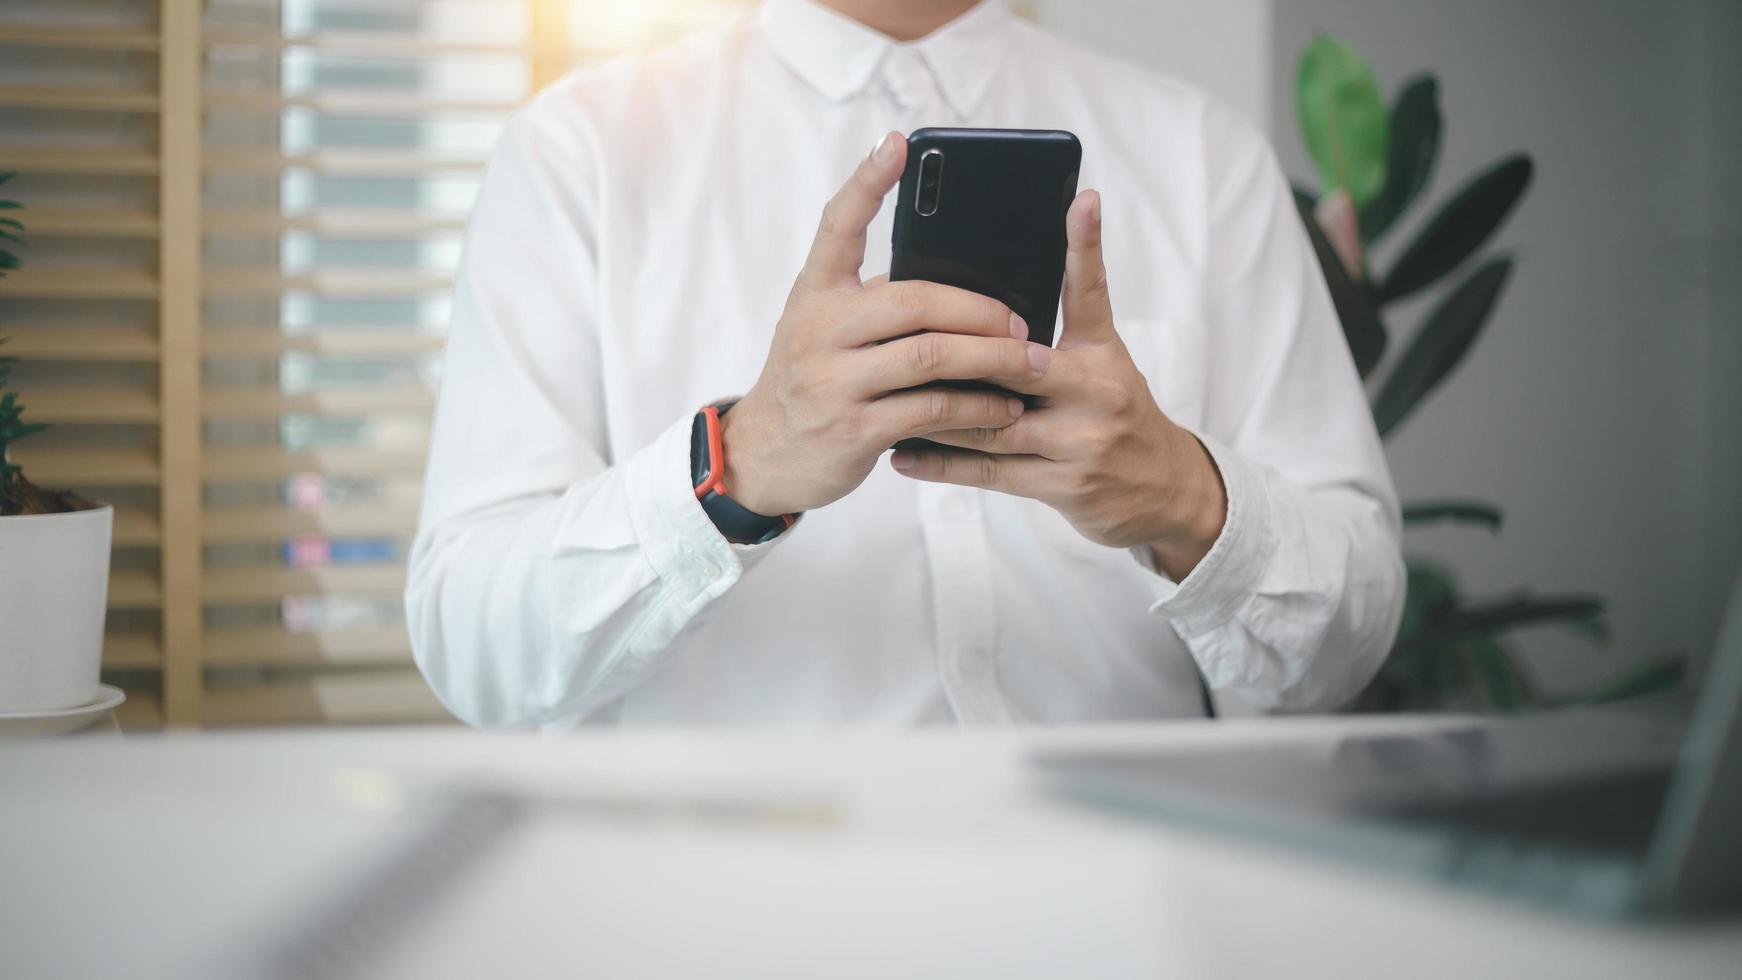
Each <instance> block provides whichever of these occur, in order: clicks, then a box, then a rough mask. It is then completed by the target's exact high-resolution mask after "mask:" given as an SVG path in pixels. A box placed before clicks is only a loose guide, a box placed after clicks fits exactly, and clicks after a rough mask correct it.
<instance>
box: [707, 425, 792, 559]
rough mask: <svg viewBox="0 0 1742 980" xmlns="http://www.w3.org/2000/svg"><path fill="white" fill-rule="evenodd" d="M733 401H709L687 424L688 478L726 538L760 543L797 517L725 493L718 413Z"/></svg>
mask: <svg viewBox="0 0 1742 980" xmlns="http://www.w3.org/2000/svg"><path fill="white" fill-rule="evenodd" d="M733 404H734V403H733V402H725V403H723V404H719V405H709V406H708V407H707V408H704V409H702V410H701V411H699V412H697V413H696V420H695V422H694V423H693V424H692V425H691V426H690V481H691V482H692V483H693V484H694V485H695V488H696V499H697V500H698V501H700V502H701V504H702V510H703V511H705V512H706V513H707V515H708V519H709V520H711V521H713V522H714V527H716V528H718V529H719V531H720V533H721V534H723V535H725V537H726V540H728V541H732V542H734V543H736V544H762V543H763V542H765V541H773V540H774V539H775V538H777V537H779V536H780V535H781V532H783V531H785V530H786V529H787V528H789V527H791V526H792V524H793V521H795V520H797V519H798V517H797V515H794V514H783V515H781V516H779V517H768V516H766V515H764V514H758V513H756V512H755V511H753V510H751V509H749V508H748V507H745V506H744V505H743V504H740V503H739V502H738V501H736V500H733V499H732V498H731V497H729V496H727V495H726V485H725V479H726V447H725V441H724V440H723V439H722V438H721V437H720V416H722V415H725V414H726V413H727V412H728V411H730V410H731V408H732V405H733Z"/></svg>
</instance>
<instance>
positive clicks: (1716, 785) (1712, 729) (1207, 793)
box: [1034, 581, 1742, 918]
mask: <svg viewBox="0 0 1742 980" xmlns="http://www.w3.org/2000/svg"><path fill="white" fill-rule="evenodd" d="M1034 762H1035V765H1036V767H1037V769H1038V771H1039V773H1040V774H1041V778H1042V780H1043V783H1044V785H1045V786H1046V787H1047V788H1048V789H1049V790H1051V791H1053V792H1056V793H1059V794H1061V795H1064V796H1066V797H1068V798H1071V799H1073V800H1078V801H1085V802H1089V803H1092V804H1095V805H1100V806H1110V807H1115V808H1118V809H1121V810H1124V811H1127V812H1132V813H1138V814H1142V815H1146V816H1149V817H1154V818H1159V819H1163V820H1168V821H1171V822H1174V823H1176V824H1181V825H1186V826H1191V827H1201V828H1204V829H1207V830H1214V831H1217V832H1223V833H1232V834H1239V835H1243V836H1246V837H1250V838H1253V839H1258V840H1264V841H1269V842H1272V843H1276V844H1281V845H1285V846H1290V847H1294V848H1302V849H1308V850H1313V851H1318V852H1320V853H1323V854H1327V855H1333V856H1336V857H1338V858H1341V859H1345V860H1353V861H1360V862H1363V863H1366V864H1369V865H1375V866H1382V867H1385V868H1388V869H1392V870H1396V871H1403V872H1407V873H1411V874H1415V875H1418V876H1422V877H1428V878H1432V879H1435V880H1438V881H1443V882H1448V883H1454V884H1457V885H1461V886H1467V887H1472V888H1478V889H1482V890H1486V891H1489V892H1493V893H1497V894H1502V895H1506V896H1508V897H1515V898H1525V899H1530V900H1534V901H1536V902H1539V903H1543V904H1548V905H1552V906H1555V907H1558V908H1563V909H1567V910H1571V911H1576V912H1582V913H1590V914H1596V915H1602V916H1610V917H1616V916H1628V917H1633V916H1646V917H1657V918H1664V917H1686V916H1695V915H1701V914H1719V913H1724V912H1732V913H1734V912H1742V581H1739V582H1738V583H1737V586H1736V587H1735V588H1734V589H1733V590H1732V595H1731V600H1730V607H1729V613H1728V616H1727V618H1726V621H1725V625H1724V627H1723V630H1722V632H1721V634H1720V636H1719V641H1718V649H1717V650H1716V651H1715V652H1714V654H1713V657H1712V660H1711V669H1710V672H1709V676H1708V678H1707V681H1706V684H1705V689H1704V691H1703V693H1702V694H1701V696H1700V699H1699V701H1698V704H1697V706H1696V708H1695V710H1694V712H1693V715H1692V717H1691V719H1690V720H1687V721H1686V722H1685V723H1683V722H1681V721H1678V720H1675V719H1665V718H1661V717H1659V718H1652V717H1647V716H1642V715H1641V714H1640V713H1638V712H1637V711H1627V710H1614V709H1611V710H1601V709H1592V710H1588V711H1583V712H1568V713H1562V714H1551V715H1544V716H1540V717H1536V718H1530V719H1522V720H1517V721H1511V722H1499V723H1494V724H1491V725H1482V726H1473V727H1470V728H1468V729H1463V730H1453V731H1448V732H1444V733H1440V734H1435V735H1423V736H1404V737H1398V736H1382V737H1374V736H1366V737H1353V738H1348V739H1345V740H1344V741H1342V742H1340V743H1338V744H1337V745H1336V746H1334V747H1333V748H1332V750H1331V751H1328V752H1327V751H1326V749H1325V747H1324V746H1322V745H1318V746H1246V747H1236V748H1227V749H1215V750H1208V751H1196V752H1190V753H1184V752H1161V751H1144V752H1125V753H1110V752H1098V751H1086V750H1057V749H1055V750H1048V751H1044V752H1041V753H1038V754H1037V755H1036V756H1035V759H1034Z"/></svg>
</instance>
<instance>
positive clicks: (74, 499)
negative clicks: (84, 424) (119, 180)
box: [0, 173, 94, 517]
mask: <svg viewBox="0 0 1742 980" xmlns="http://www.w3.org/2000/svg"><path fill="white" fill-rule="evenodd" d="M15 176H17V175H16V174H11V173H0V184H5V183H6V182H7V181H9V180H11V179H12V178H13V177H15ZM23 207H24V206H23V205H22V204H19V203H18V202H17V201H12V200H0V213H3V214H5V216H4V217H0V278H5V276H6V273H8V272H10V271H12V270H14V269H17V268H18V266H19V259H18V256H17V254H15V253H14V252H12V251H10V249H9V248H8V246H22V245H23V244H24V223H23V222H22V221H20V220H19V219H18V218H17V217H15V216H14V214H13V213H14V212H17V211H20V210H22V209H23ZM5 342H6V339H5V338H4V337H0V344H4V343H5ZM17 363H18V358H16V357H0V517H9V516H13V515H18V514H60V513H65V512H67V511H75V510H87V509H89V508H91V507H92V506H94V505H93V504H92V503H91V502H90V501H88V500H85V499H84V498H83V497H80V496H79V495H77V494H75V493H71V492H69V491H56V490H42V489H40V488H38V487H37V486H36V485H34V484H32V483H31V482H30V481H29V480H27V479H25V478H24V472H23V470H21V469H20V468H19V467H18V466H17V465H16V464H14V463H13V462H12V459H11V457H10V455H8V453H9V451H10V450H11V448H12V443H14V442H16V441H18V440H19V439H23V438H24V437H25V436H29V435H34V434H35V433H38V432H41V431H42V430H43V429H44V428H46V426H42V425H34V424H31V423H27V422H25V421H24V404H23V403H22V402H20V401H19V400H18V395H17V394H16V393H14V392H11V391H7V390H6V385H7V382H8V381H9V380H10V379H11V375H12V365H14V364H17Z"/></svg>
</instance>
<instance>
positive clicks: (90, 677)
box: [0, 507, 115, 713]
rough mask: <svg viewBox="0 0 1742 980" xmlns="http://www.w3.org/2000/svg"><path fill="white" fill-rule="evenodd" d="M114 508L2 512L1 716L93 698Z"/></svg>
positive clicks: (99, 663)
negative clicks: (16, 514) (19, 513)
mask: <svg viewBox="0 0 1742 980" xmlns="http://www.w3.org/2000/svg"><path fill="white" fill-rule="evenodd" d="M114 522H115V509H114V508H113V507H99V508H97V509H95V510H82V511H76V512H74V513H71V514H40V515H31V516H28V517H0V713H9V712H21V711H53V710H55V709H59V708H76V707H78V706H80V705H84V704H89V703H91V702H92V701H94V700H96V699H97V697H98V694H99V692H98V690H97V673H98V671H99V670H100V669H101V668H102V660H103V616H104V613H105V611H106V609H107V607H108V603H109V537H110V533H111V531H112V529H113V526H114Z"/></svg>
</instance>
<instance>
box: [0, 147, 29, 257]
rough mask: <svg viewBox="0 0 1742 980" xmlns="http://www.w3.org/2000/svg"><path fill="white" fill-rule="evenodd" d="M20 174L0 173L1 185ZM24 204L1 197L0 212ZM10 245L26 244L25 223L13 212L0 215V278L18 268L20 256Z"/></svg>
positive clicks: (19, 207) (18, 208)
mask: <svg viewBox="0 0 1742 980" xmlns="http://www.w3.org/2000/svg"><path fill="white" fill-rule="evenodd" d="M16 176H18V175H17V174H15V173H0V185H3V184H5V183H6V182H7V181H9V180H11V179H12V178H14V177H16ZM23 207H24V205H22V204H19V203H18V202H17V201H9V200H6V199H4V198H0V212H10V211H18V210H21V209H23ZM8 245H11V246H16V247H19V248H22V247H23V246H24V223H23V222H22V221H19V220H18V219H17V218H16V217H14V216H13V215H11V214H4V215H0V279H4V278H6V273H8V272H10V271H12V270H13V269H16V268H18V256H17V255H16V254H14V253H13V252H11V251H10V250H9V249H8V247H7V246H8Z"/></svg>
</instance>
